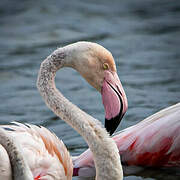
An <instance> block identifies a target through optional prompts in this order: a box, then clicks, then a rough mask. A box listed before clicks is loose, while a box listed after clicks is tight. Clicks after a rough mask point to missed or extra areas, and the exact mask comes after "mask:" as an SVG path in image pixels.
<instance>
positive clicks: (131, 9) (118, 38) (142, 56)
mask: <svg viewBox="0 0 180 180" xmlns="http://www.w3.org/2000/svg"><path fill="white" fill-rule="evenodd" d="M79 40H87V41H93V42H97V43H100V44H102V45H103V46H105V47H106V48H107V49H109V50H110V51H111V52H112V54H113V56H114V58H115V60H116V64H117V69H118V74H119V77H120V79H121V81H122V83H123V86H124V89H125V91H126V94H127V97H128V102H129V110H128V112H127V114H126V116H125V117H124V119H123V122H122V124H121V126H120V127H119V130H120V129H123V128H125V127H128V126H131V125H133V124H136V123H137V122H139V121H141V120H143V119H144V118H145V117H147V116H149V115H151V114H153V113H155V112H157V111H158V110H160V109H162V108H164V107H167V106H170V105H172V104H175V103H177V102H179V101H180V92H179V89H180V1H178V0H176V1H175V0H171V1H170V0H163V1H157V0H146V1H143V0H133V1H131V0H121V1H118V0H113V1H109V0H105V1H98V2H97V1H95V0H88V1H83V0H77V1H71V2H70V1H65V0H64V1H60V0H59V1H58V0H52V1H49V0H38V1H33V0H32V1H31V0H27V1H23V0H6V1H0V123H1V124H3V123H8V122H11V121H14V120H17V121H20V122H29V123H34V124H40V125H43V126H45V127H47V128H49V129H50V130H52V131H54V132H55V133H56V134H57V135H58V136H59V137H60V138H61V139H63V141H64V142H65V144H66V145H67V147H68V149H69V150H70V152H71V154H72V155H77V154H80V153H81V152H82V151H84V150H85V149H86V148H87V145H86V143H85V142H84V140H83V139H82V138H81V137H80V136H79V135H78V134H77V133H76V132H75V131H74V130H72V129H71V128H70V127H69V126H68V125H66V124H65V123H64V122H63V121H60V120H59V119H58V118H57V117H55V115H54V114H53V113H52V112H51V111H50V110H49V109H48V108H47V107H46V106H45V104H44V102H43V101H42V99H41V97H40V95H39V93H38V91H37V89H36V85H35V84H36V78H37V72H38V69H39V66H40V63H41V62H42V60H43V59H44V58H45V57H46V56H48V55H49V54H50V53H51V52H52V51H53V50H54V49H56V48H57V47H59V46H63V45H66V44H69V43H72V42H75V41H79ZM56 84H57V86H58V87H59V89H60V90H61V91H62V93H63V94H64V95H65V96H66V97H68V98H69V99H70V100H71V101H72V102H73V103H74V104H76V105H78V106H79V107H80V108H81V109H83V110H84V111H86V112H88V113H89V114H91V115H92V116H94V117H96V118H98V119H100V120H101V121H103V119H104V110H103V106H102V104H101V97H100V95H99V94H98V93H97V92H96V91H95V90H94V89H93V88H92V87H90V86H89V85H88V84H87V83H86V82H85V80H83V79H82V78H81V77H80V76H79V75H78V73H77V72H75V71H73V70H71V69H63V70H61V71H60V72H59V73H58V75H57V78H56ZM84 94H85V95H84ZM177 173H178V172H176V171H175V172H174V173H172V174H169V173H167V172H166V171H160V170H158V171H157V170H151V171H145V172H143V173H141V174H139V175H138V176H128V177H125V178H124V179H127V180H134V179H135V180H142V179H146V180H162V179H166V180H167V179H169V180H170V179H173V180H174V179H180V177H178V175H177Z"/></svg>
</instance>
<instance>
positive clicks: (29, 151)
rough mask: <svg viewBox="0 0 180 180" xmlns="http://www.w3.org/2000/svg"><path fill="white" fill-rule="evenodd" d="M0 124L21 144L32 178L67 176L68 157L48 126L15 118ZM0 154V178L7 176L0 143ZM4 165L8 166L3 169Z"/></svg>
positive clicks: (69, 168)
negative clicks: (13, 120)
mask: <svg viewBox="0 0 180 180" xmlns="http://www.w3.org/2000/svg"><path fill="white" fill-rule="evenodd" d="M1 127H3V128H4V129H5V130H6V132H7V133H8V134H9V135H11V136H12V137H13V138H15V139H16V140H17V142H18V143H19V144H21V146H22V147H23V154H24V156H25V157H26V160H27V163H28V165H29V167H30V169H31V172H32V174H33V177H34V179H35V180H38V179H43V180H55V179H58V180H59V179H61V178H62V179H63V180H65V179H67V180H69V179H71V177H72V160H71V157H70V155H69V153H68V151H67V149H66V147H65V145H64V143H63V142H62V141H61V140H59V139H58V138H57V137H56V136H55V135H54V134H53V133H51V132H50V131H49V130H47V129H46V128H44V127H38V126H35V125H29V124H28V125H23V124H21V123H17V122H14V123H13V124H12V125H3V126H1ZM4 154H5V155H4ZM0 157H1V159H0V161H1V164H2V165H3V166H2V167H1V168H0V179H3V180H10V179H11V178H10V177H11V173H10V168H9V166H10V165H9V159H8V156H7V153H5V151H4V148H3V147H2V146H0ZM4 165H6V166H8V168H6V170H5V171H3V169H5V167H4Z"/></svg>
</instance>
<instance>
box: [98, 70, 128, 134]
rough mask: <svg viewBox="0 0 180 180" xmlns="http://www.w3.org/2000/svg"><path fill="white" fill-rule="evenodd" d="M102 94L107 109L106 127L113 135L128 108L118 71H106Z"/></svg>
mask: <svg viewBox="0 0 180 180" xmlns="http://www.w3.org/2000/svg"><path fill="white" fill-rule="evenodd" d="M101 95H102V102H103V105H104V109H105V128H106V130H107V131H108V132H109V134H110V135H112V134H113V133H114V131H115V130H116V129H117V127H118V125H119V123H120V122H121V119H122V118H123V116H124V114H125V113H126V111H127V108H128V102H127V97H126V94H125V92H124V89H123V87H122V84H121V82H120V80H119V77H118V75H117V73H116V72H110V71H105V76H104V81H103V85H102V89H101Z"/></svg>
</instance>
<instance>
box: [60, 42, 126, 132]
mask: <svg viewBox="0 0 180 180" xmlns="http://www.w3.org/2000/svg"><path fill="white" fill-rule="evenodd" d="M63 49H64V52H65V56H66V58H65V59H66V62H65V63H64V65H65V66H70V67H73V68H74V69H76V70H77V71H78V72H79V73H80V74H81V75H82V76H83V77H84V78H85V79H86V80H87V81H88V82H89V84H91V85H92V86H93V87H94V88H95V89H97V90H98V91H99V92H100V93H101V95H102V102H103V105H104V109H105V128H106V129H107V131H108V132H109V133H110V135H112V134H113V132H114V131H115V130H116V128H117V127H118V125H119V123H120V121H121V119H122V117H123V116H124V114H125V112H126V111H127V108H128V103H127V98H126V94H125V92H124V89H123V87H122V84H121V82H120V80H119V77H118V75H117V71H116V65H115V62H114V58H113V56H112V54H111V53H110V52H109V51H108V50H107V49H105V48H104V47H102V46H100V45H98V44H96V43H90V42H77V43H74V44H71V45H68V46H65V47H64V48H63Z"/></svg>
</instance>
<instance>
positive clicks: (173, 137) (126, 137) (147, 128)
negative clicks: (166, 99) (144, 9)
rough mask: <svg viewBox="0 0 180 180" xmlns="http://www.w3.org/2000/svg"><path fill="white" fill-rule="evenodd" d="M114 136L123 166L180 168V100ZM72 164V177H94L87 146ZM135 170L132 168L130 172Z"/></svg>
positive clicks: (90, 154) (92, 164) (91, 159)
mask: <svg viewBox="0 0 180 180" xmlns="http://www.w3.org/2000/svg"><path fill="white" fill-rule="evenodd" d="M113 139H114V141H115V142H116V144H117V147H118V149H119V154H120V156H121V162H122V164H124V165H126V166H125V167H127V165H133V166H142V167H167V168H170V167H171V168H180V103H178V104H176V105H173V106H170V107H168V108H166V109H163V110H161V111H159V112H158V113H155V114H154V115H152V116H150V117H148V118H146V119H145V120H143V121H141V122H140V123H138V124H136V125H134V126H131V127H129V128H126V129H124V130H122V131H120V132H118V133H117V134H116V135H115V136H114V137H113ZM73 164H74V176H82V177H92V176H95V173H96V172H95V168H94V163H93V155H92V153H91V151H90V150H89V149H88V150H86V151H85V152H84V153H82V154H81V155H80V156H78V157H74V158H73ZM137 170H139V168H137ZM135 171H136V168H133V173H135ZM129 173H130V174H131V172H129Z"/></svg>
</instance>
